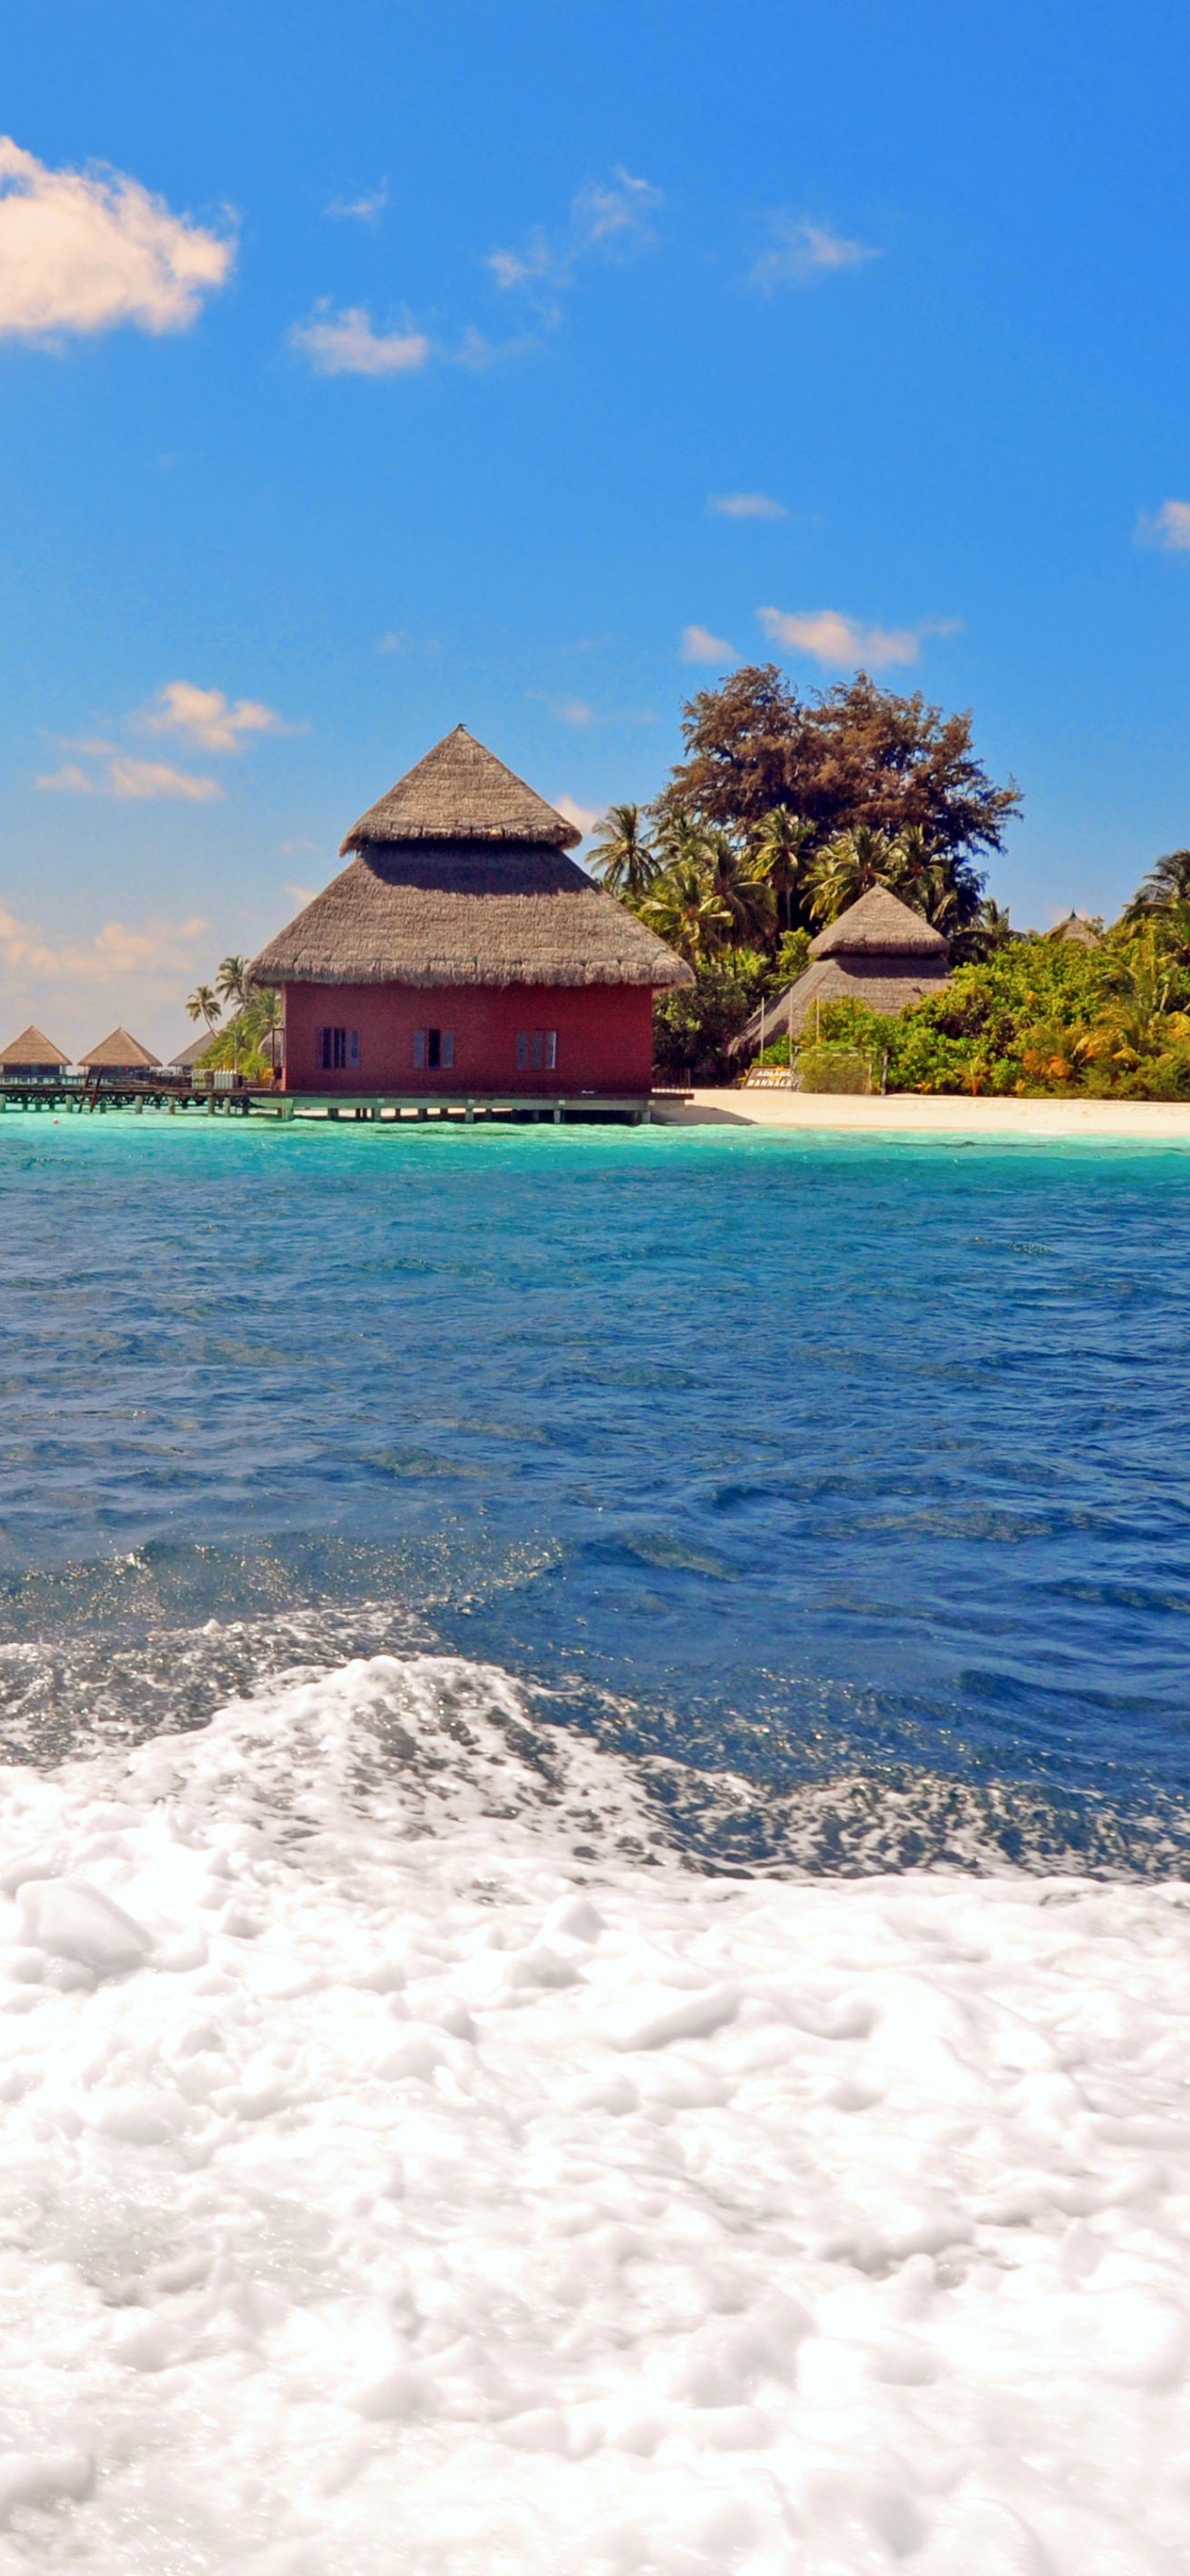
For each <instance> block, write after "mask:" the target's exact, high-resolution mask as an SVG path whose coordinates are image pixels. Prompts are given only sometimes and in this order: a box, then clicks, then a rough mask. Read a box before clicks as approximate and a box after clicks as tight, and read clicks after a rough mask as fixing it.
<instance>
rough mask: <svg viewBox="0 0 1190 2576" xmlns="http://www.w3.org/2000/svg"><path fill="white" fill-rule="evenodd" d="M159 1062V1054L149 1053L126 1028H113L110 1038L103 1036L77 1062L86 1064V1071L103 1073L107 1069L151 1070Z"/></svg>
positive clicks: (123, 1071) (128, 1071)
mask: <svg viewBox="0 0 1190 2576" xmlns="http://www.w3.org/2000/svg"><path fill="white" fill-rule="evenodd" d="M160 1062H161V1058H160V1056H156V1055H150V1053H149V1050H148V1048H147V1047H144V1046H142V1045H141V1042H140V1039H139V1038H134V1037H130V1036H129V1034H128V1031H127V1029H113V1030H112V1033H111V1036H110V1038H104V1039H102V1040H101V1042H100V1044H99V1045H98V1046H96V1047H92V1049H91V1051H90V1054H89V1055H81V1056H80V1057H79V1063H80V1064H83V1065H85V1066H86V1068H87V1071H88V1073H104V1072H107V1071H108V1070H109V1069H110V1070H114V1071H116V1072H119V1073H134V1072H135V1073H139V1072H141V1071H143V1070H145V1069H148V1070H152V1069H153V1068H154V1067H155V1066H157V1065H159V1064H160Z"/></svg>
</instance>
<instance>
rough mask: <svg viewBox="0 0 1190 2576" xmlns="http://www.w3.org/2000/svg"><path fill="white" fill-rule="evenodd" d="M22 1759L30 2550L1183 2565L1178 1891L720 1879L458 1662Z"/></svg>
mask: <svg viewBox="0 0 1190 2576" xmlns="http://www.w3.org/2000/svg"><path fill="white" fill-rule="evenodd" d="M305 1642H307V1643H308V1639H307V1640H306V1641H305ZM0 1794H2V1796H3V1804H4V1815H3V1850H4V1863H3V1867H2V1868H0V2095H2V2097H3V2100H4V2103H5V2125H4V2131H3V2139H2V2143H0V2222H2V2224H3V2230H4V2241H5V2245H6V2248H7V2251H6V2253H5V2256H4V2264H3V2273H2V2276H0V2278H2V2287H3V2297H4V2304H5V2316H6V2324H7V2328H8V2333H7V2337H6V2360H5V2362H4V2364H3V2368H2V2370H0V2404H2V2406H3V2422H4V2431H3V2436H2V2446H3V2447H2V2452H0V2531H2V2533H3V2537H2V2538H0V2565H3V2566H4V2567H6V2568H8V2567H11V2568H12V2569H13V2571H14V2576H15V2571H16V2570H17V2569H18V2568H19V2569H28V2568H30V2567H33V2568H38V2567H41V2568H45V2569H51V2568H66V2567H70V2568H72V2569H81V2570H94V2571H96V2576H110V2571H111V2570H112V2569H113V2568H114V2567H116V2566H118V2567H119V2568H120V2570H121V2576H150V2571H153V2576H156V2571H157V2570H159V2569H160V2568H161V2567H162V2566H163V2565H168V2566H171V2567H174V2566H176V2567H178V2568H179V2569H194V2570H195V2571H197V2570H198V2569H200V2568H201V2569H203V2570H204V2571H208V2576H219V2571H222V2570H224V2569H226V2570H228V2571H231V2570H232V2569H235V2570H236V2571H237V2576H240V2571H242V2576H341V2571H343V2570H344V2569H346V2568H348V2567H350V2568H351V2569H352V2570H353V2571H357V2576H382V2571H383V2576H388V2571H389V2570H391V2568H392V2567H393V2566H401V2567H402V2568H409V2569H411V2570H414V2571H418V2576H421V2572H422V2571H425V2576H430V2571H435V2576H480V2571H481V2570H482V2571H484V2576H487V2571H489V2570H490V2569H491V2568H493V2567H496V2566H498V2567H501V2568H505V2569H507V2570H509V2571H510V2576H547V2571H548V2576H580V2571H581V2576H627V2571H639V2572H640V2576H646V2571H648V2576H694V2571H695V2570H697V2569H699V2568H705V2567H707V2566H713V2567H714V2568H715V2569H717V2570H718V2569H723V2570H735V2571H738V2576H827V2571H828V2570H829V2571H834V2570H837V2569H840V2568H847V2569H848V2570H855V2571H859V2570H861V2569H862V2570H865V2571H878V2570H879V2569H881V2568H885V2567H887V2568H890V2569H891V2568H892V2567H893V2566H895V2565H898V2564H900V2563H902V2562H903V2561H904V2560H906V2559H909V2560H910V2561H911V2562H912V2563H913V2565H914V2566H915V2567H918V2568H920V2569H921V2571H922V2576H970V2571H971V2570H972V2569H973V2568H979V2569H980V2570H983V2569H985V2568H986V2569H988V2570H991V2569H992V2568H996V2569H1002V2570H1004V2571H1014V2570H1021V2571H1024V2570H1028V2569H1036V2568H1040V2567H1042V2566H1045V2567H1047V2568H1052V2569H1053V2570H1055V2571H1056V2576H1075V2571H1076V2570H1077V2571H1079V2572H1080V2576H1082V2571H1084V2570H1089V2569H1092V2568H1100V2567H1102V2568H1104V2569H1106V2568H1107V2567H1109V2566H1112V2567H1115V2566H1120V2567H1123V2566H1127V2567H1128V2568H1129V2569H1130V2570H1132V2569H1136V2570H1137V2571H1138V2576H1139V2571H1141V2570H1145V2571H1152V2576H1157V2571H1159V2570H1164V2569H1167V2568H1172V2567H1173V2565H1175V2564H1176V2563H1177V2553H1178V2552H1179V2550H1180V2548H1181V2538H1182V2523H1183V2518H1184V2498H1183V2495H1182V2484H1183V2481H1182V2478H1181V2471H1180V2468H1179V2465H1178V2463H1179V2459H1180V2453H1179V2451H1178V2447H1177V2442H1176V2438H1175V2436H1176V2426H1177V2423H1178V2422H1179V2421H1180V2413H1181V2409H1182V2407H1183V2405H1184V2389H1185V2384H1186V2378H1187V2372H1188V2369H1190V2263H1188V2261H1187V2254H1186V2244H1185V2233H1184V2228H1183V2225H1182V2213H1183V2208H1184V2202H1185V2195H1186V2190H1187V2186H1188V2184H1190V2125H1188V2124H1187V2120H1186V2114H1185V2103H1184V2090H1185V2087H1184V2069H1183V2065H1182V2055H1183V2052H1182V2046H1181V2040H1180V2036H1179V2033H1178V2030H1177V2027H1176V2025H1175V2024H1174V2023H1173V2022H1172V2021H1171V2018H1170V2013H1169V1998H1170V1995H1171V1993H1175V1994H1176V1993H1181V1992H1182V1991H1183V1989H1184V1987H1185V1984H1186V1981H1187V1976H1188V1974H1190V1905H1188V1904H1187V1901H1186V1897H1185V1895H1184V1893H1183V1892H1182V1891H1181V1889H1180V1888H1179V1887H1178V1886H1176V1885H1174V1884H1166V1885H1148V1886H1135V1885H1134V1886H1122V1885H1116V1886H1103V1885H1095V1884H1093V1883H1091V1882H1089V1881H1087V1880H1086V1879H1085V1878H1074V1877H1070V1876H1067V1877H1050V1878H1049V1879H1048V1880H1047V1879H1041V1878H1037V1877H1033V1878H1030V1877H1027V1876H1025V1875H1021V1874H1015V1875H1014V1874H1009V1873H1005V1874H1003V1875H1001V1876H999V1877H992V1878H989V1877H984V1878H982V1879H972V1878H969V1877H966V1876H963V1875H961V1874H954V1875H947V1874H945V1873H942V1872H939V1871H934V1872H933V1873H920V1874H917V1875H912V1874H902V1875H900V1876H890V1875H887V1874H882V1875H873V1876H870V1877H868V1878H866V1879H864V1880H862V1881H856V1880H854V1879H853V1880H852V1881H851V1882H850V1883H841V1882H840V1881H839V1880H837V1879H836V1880H834V1881H827V1880H825V1879H823V1878H821V1877H819V1878H818V1879H817V1880H815V1881H814V1882H812V1883H811V1882H809V1881H807V1880H804V1879H803V1880H801V1881H800V1882H791V1881H790V1880H788V1879H778V1880H775V1879H774V1878H772V1877H764V1876H757V1875H752V1876H744V1875H739V1874H736V1875H731V1874H725V1873H723V1872H722V1871H718V1872H717V1871H714V1870H712V1871H708V1870H707V1869H705V1868H704V1867H699V1866H698V1865H694V1866H692V1865H691V1862H692V1860H693V1861H694V1862H695V1864H697V1854H695V1853H692V1850H691V1847H690V1843H689V1836H688V1832H687V1829H686V1827H685V1826H684V1825H681V1826H679V1824H678V1822H677V1821H676V1820H675V1813H674V1810H673V1809H672V1808H671V1807H668V1806H667V1803H666V1800H665V1798H664V1797H663V1796H662V1795H661V1794H660V1791H659V1787H658V1783H657V1781H656V1779H654V1778H651V1777H650V1776H649V1775H648V1772H647V1766H646V1767H644V1768H642V1766H641V1764H640V1763H639V1762H637V1761H636V1760H635V1759H632V1758H629V1757H627V1756H625V1755H621V1754H617V1753H616V1752H615V1751H614V1749H609V1748H607V1747H605V1746H601V1745H600V1744H598V1743H596V1742H595V1741H594V1739H593V1738H592V1737H591V1736H590V1735H589V1734H587V1733H585V1732H584V1731H583V1730H581V1729H580V1728H578V1727H576V1726H574V1725H560V1724H558V1723H556V1722H554V1721H552V1720H551V1719H550V1718H548V1717H547V1716H545V1715H544V1714H543V1709H542V1705H541V1702H540V1700H539V1699H537V1698H535V1697H533V1696H532V1695H530V1694H528V1693H527V1692H526V1691H525V1690H524V1688H523V1687H522V1686H521V1685H520V1684H519V1683H518V1682H516V1681H515V1680H514V1679H513V1678H512V1677H511V1676H509V1675H508V1674H507V1673H505V1672H502V1671H501V1670H499V1669H498V1668H496V1667H493V1666H484V1665H481V1664H477V1663H473V1662H469V1661H467V1660H465V1659H463V1658H460V1657H457V1656H443V1655H432V1654H425V1653H413V1654H410V1653H405V1654H393V1653H383V1654H369V1655H363V1656H357V1657H354V1658H352V1659H351V1660H349V1661H347V1662H346V1663H342V1664H340V1665H339V1666H337V1667H336V1668H335V1669H331V1670H325V1671H321V1672H314V1671H307V1672H306V1673H305V1674H304V1675H303V1676H300V1677H290V1678H288V1679H286V1678H284V1677H281V1676H277V1677H276V1678H275V1679H273V1680H272V1681H271V1682H265V1681H263V1680H262V1681H261V1682H260V1684H259V1686H258V1687H257V1689H256V1691H255V1695H254V1696H253V1697H252V1698H250V1699H236V1700H233V1701H231V1702H230V1703H229V1704H228V1705H227V1706H225V1707H224V1708H222V1709H220V1710H218V1711H216V1713H215V1714H214V1715H213V1716H212V1717H211V1718H210V1719H209V1721H208V1722H207V1723H205V1724H203V1725H201V1726H198V1727H192V1728H191V1729H190V1730H189V1731H184V1732H180V1733H163V1732H161V1731H157V1732H153V1733H150V1734H146V1735H145V1736H144V1737H143V1740H141V1741H139V1742H135V1743H134V1742H131V1741H124V1742H108V1743H107V1744H106V1745H99V1744H97V1743H96V1742H93V1745H92V1749H91V1750H90V1752H89V1753H88V1755H87V1756H86V1757H85V1758H75V1759H72V1760H70V1761H67V1762H64V1763H59V1764H57V1765H55V1766H48V1765H47V1766H41V1767H39V1766H37V1765H34V1764H30V1763H28V1762H24V1763H15V1764H11V1765H9V1767H8V1768H7V1769H6V1770H5V1771H4V1772H3V1775H2V1777H0Z"/></svg>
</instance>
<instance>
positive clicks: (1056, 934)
mask: <svg viewBox="0 0 1190 2576" xmlns="http://www.w3.org/2000/svg"><path fill="white" fill-rule="evenodd" d="M1047 936H1048V937H1049V938H1050V939H1062V940H1068V941H1069V942H1070V944H1071V946H1072V947H1075V948H1101V947H1102V946H1103V942H1102V940H1101V939H1100V936H1099V933H1098V931H1097V930H1093V929H1092V927H1091V924H1090V922H1089V921H1087V920H1085V919H1084V917H1083V915H1082V913H1081V912H1068V913H1067V915H1066V919H1065V921H1060V922H1058V924H1057V926H1056V928H1055V929H1053V930H1051V931H1049V932H1048V934H1047Z"/></svg>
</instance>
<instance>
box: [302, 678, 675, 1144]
mask: <svg viewBox="0 0 1190 2576" xmlns="http://www.w3.org/2000/svg"><path fill="white" fill-rule="evenodd" d="M580 837H581V835H580V834H579V833H578V832H577V831H576V830H575V828H574V825H573V824H572V823H568V822H567V821H566V819H565V816H564V815H562V814H559V813H557V812H555V810H554V808H553V806H552V805H547V804H546V803H545V802H544V800H543V798H541V797H540V796H538V795H536V794H535V792H534V790H533V789H532V788H531V787H527V786H526V785H525V782H524V780H523V779H521V778H517V777H516V776H514V773H513V772H512V770H511V769H506V768H505V766H504V763H503V761H500V760H497V759H496V758H495V757H494V755H493V753H491V752H490V751H485V749H484V746H483V744H482V743H480V742H476V741H475V740H474V738H473V736H472V735H471V734H469V733H468V732H466V730H465V728H464V727H463V726H462V725H459V726H457V728H456V730H455V731H454V733H450V734H447V735H446V736H445V737H444V739H443V740H442V741H441V742H439V743H437V744H436V745H435V747H434V749H433V751H430V752H427V754H426V756H425V758H424V760H419V761H418V763H417V766H416V768H414V769H411V770H410V771H409V773H408V775H407V777H405V778H402V779H399V780H398V782H397V785H396V786H395V787H393V788H390V790H389V792H388V794H387V796H382V797H381V799H380V801H379V803H378V804H376V805H373V806H370V807H369V810H368V812H367V813H366V814H364V815H361V817H360V820H359V822H358V823H354V824H353V825H352V827H351V830H350V831H349V832H348V834H347V836H346V838H345V840H344V842H343V845H342V849H341V852H340V856H341V857H343V858H348V857H350V860H351V864H350V866H349V867H347V868H345V869H344V870H343V873H342V875H341V876H337V877H336V878H335V879H334V880H333V882H332V884H330V885H329V886H328V887H327V888H326V891H325V893H323V894H320V895H317V896H316V897H315V899H314V901H313V903H309V904H307V906H306V908H305V911H304V912H301V913H299V914H298V916H297V919H296V920H295V921H291V922H290V924H289V926H288V928H287V929H286V930H282V931H281V932H279V934H278V936H277V937H276V939H273V940H270V942H269V945H268V947H267V948H265V949H263V950H262V952H261V954H260V956H259V957H257V958H256V959H254V961H253V965H252V969H251V972H252V978H253V981H254V982H255V983H257V984H272V985H274V986H278V987H279V988H280V990H281V993H282V996H283V1002H284V1041H283V1063H284V1074H283V1080H284V1086H285V1089H286V1090H287V1091H329V1092H335V1091H339V1092H343V1091H348V1092H350V1091H355V1092H360V1091H367V1092H383V1091H390V1092H393V1091H395V1092H401V1091H405V1092H408V1091H413V1090H416V1091H418V1092H426V1091H443V1092H460V1091H463V1092H468V1091H472V1092H478V1091H496V1090H499V1091H512V1092H555V1093H572V1094H577V1093H579V1092H583V1091H590V1092H596V1091H597V1092H612V1093H615V1092H618V1093H634V1092H635V1093H640V1092H646V1091H647V1090H648V1089H649V1086H650V1082H651V1079H652V1001H653V994H654V992H655V991H656V990H657V988H658V987H660V986H664V985H673V984H689V983H691V982H692V981H693V978H692V976H691V973H690V969H689V967H688V966H686V965H685V964H684V962H683V960H682V959H681V958H680V957H675V956H674V954H673V952H672V950H671V949H668V948H666V947H665V945H664V944H663V942H662V941H661V940H660V939H657V938H655V937H654V936H653V933H652V932H651V931H649V930H646V929H645V927H644V924H643V923H642V922H640V921H638V920H637V919H636V918H635V915H634V914H632V913H630V912H628V911H626V910H625V908H624V906H623V904H620V903H617V902H616V901H615V900H614V898H613V897H612V896H611V895H609V894H607V893H605V892H604V890H603V888H602V887H600V886H598V885H596V884H595V882H594V880H593V879H592V878H591V877H589V876H587V875H586V873H585V871H584V870H583V869H582V868H580V867H578V866H576V864H575V862H574V860H573V859H571V858H568V857H567V855H566V853H567V851H568V850H570V849H572V848H573V847H574V844H575V843H576V841H578V840H579V839H580Z"/></svg>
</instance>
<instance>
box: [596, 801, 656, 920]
mask: <svg viewBox="0 0 1190 2576" xmlns="http://www.w3.org/2000/svg"><path fill="white" fill-rule="evenodd" d="M591 864H592V866H593V867H596V868H598V870H599V873H600V875H601V877H602V879H603V882H604V884H605V886H606V887H607V890H608V893H609V894H618V895H622V896H623V898H624V900H625V902H626V903H631V904H636V903H639V902H640V901H641V898H642V896H644V895H646V894H647V893H648V891H649V888H650V886H651V885H652V883H653V879H654V877H655V876H656V875H657V872H658V868H659V866H660V860H659V858H658V855H657V852H656V850H655V849H654V847H653V844H652V842H651V841H650V839H649V836H648V833H647V831H646V829H645V827H644V825H643V823H642V821H641V811H640V807H639V805H609V807H608V810H607V812H606V814H605V815H604V818H603V838H602V840H599V841H597V842H596V844H595V847H594V849H593V850H592V852H591Z"/></svg>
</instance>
